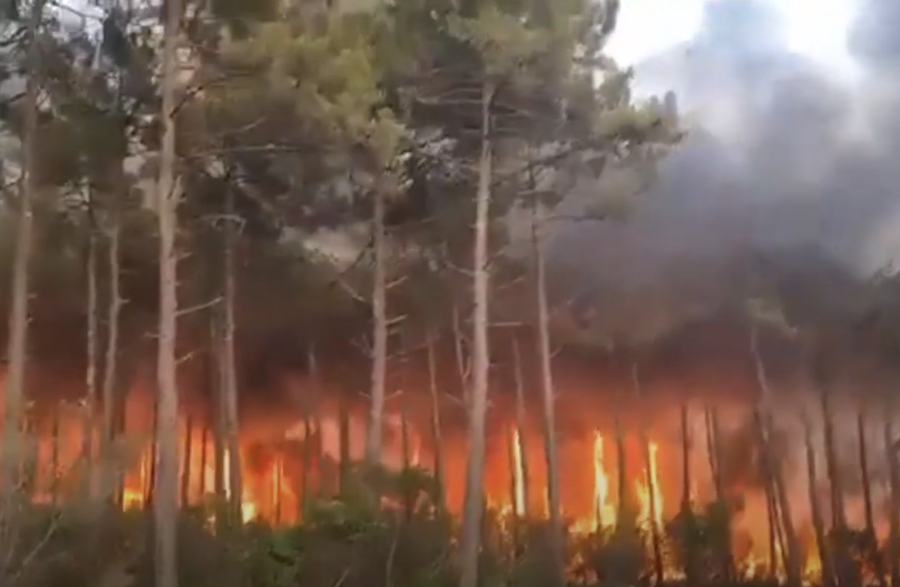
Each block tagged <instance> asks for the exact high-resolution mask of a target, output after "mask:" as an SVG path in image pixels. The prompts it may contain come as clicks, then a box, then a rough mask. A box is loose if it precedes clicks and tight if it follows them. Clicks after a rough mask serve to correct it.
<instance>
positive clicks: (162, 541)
mask: <svg viewBox="0 0 900 587" xmlns="http://www.w3.org/2000/svg"><path fill="white" fill-rule="evenodd" d="M180 18H181V2H180V1H179V0H168V2H167V10H166V21H165V38H164V42H163V43H164V44H163V58H162V59H163V62H162V81H161V85H162V114H161V117H160V118H161V119H162V124H163V138H162V147H161V151H160V166H159V185H158V186H157V189H158V190H159V191H158V194H157V197H158V203H157V221H158V230H159V333H158V336H159V346H158V364H157V374H156V377H157V386H158V387H159V390H158V398H159V408H158V410H159V417H158V419H157V426H156V430H157V441H158V444H159V455H158V458H157V467H156V475H155V487H156V491H155V492H154V500H153V513H154V522H155V532H154V540H155V556H154V567H155V573H154V576H155V584H156V587H177V586H178V564H177V563H178V545H177V542H176V541H177V538H178V536H177V531H176V528H177V522H178V520H177V517H178V468H179V467H178V465H179V463H178V382H177V380H176V376H175V375H176V368H177V361H176V356H175V353H176V342H175V341H176V335H177V328H178V321H177V313H178V297H177V288H178V275H177V274H178V269H177V263H178V257H177V251H176V245H175V239H176V234H177V231H178V228H177V225H178V215H177V207H178V200H179V198H180V193H179V190H178V178H177V175H176V170H175V164H176V161H175V108H176V105H177V104H176V102H177V97H176V93H175V90H176V87H175V86H176V84H177V82H178V61H177V60H178V55H177V47H178V36H179V28H180V27H179V21H180Z"/></svg>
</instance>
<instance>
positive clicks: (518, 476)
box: [512, 428, 526, 515]
mask: <svg viewBox="0 0 900 587" xmlns="http://www.w3.org/2000/svg"><path fill="white" fill-rule="evenodd" d="M512 455H513V479H514V486H515V492H516V495H515V500H516V510H515V511H516V513H517V514H519V515H522V514H524V513H525V511H526V507H525V485H524V484H525V479H524V477H525V469H524V465H523V463H522V447H521V445H520V441H519V429H518V428H515V429H513V435H512Z"/></svg>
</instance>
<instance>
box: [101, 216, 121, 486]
mask: <svg viewBox="0 0 900 587" xmlns="http://www.w3.org/2000/svg"><path fill="white" fill-rule="evenodd" d="M119 232H120V229H119V216H118V213H117V206H116V205H115V204H114V205H113V220H112V227H111V228H110V230H109V236H108V240H109V242H108V249H107V254H108V257H109V258H108V264H109V307H108V314H107V318H106V321H107V325H106V353H105V356H104V360H103V391H102V393H103V423H102V438H101V440H100V443H101V450H100V452H101V454H103V455H104V458H106V459H108V458H110V456H111V452H112V443H113V439H114V436H115V431H116V430H115V428H116V422H115V420H116V417H117V415H118V410H119V409H123V410H124V407H125V402H124V398H118V397H117V395H118V394H117V393H116V388H117V383H118V368H119V315H120V314H121V310H122V294H121V280H120V273H121V262H120V259H119ZM119 403H121V404H122V405H121V407H120V406H119ZM104 468H105V469H106V467H104ZM121 476H122V475H121V474H120V472H119V471H115V470H110V471H108V473H104V479H103V483H104V488H103V491H104V492H106V491H112V492H115V486H116V482H117V480H118V478H119V477H121ZM107 495H109V494H107Z"/></svg>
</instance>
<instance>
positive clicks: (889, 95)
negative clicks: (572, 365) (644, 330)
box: [553, 0, 900, 330]
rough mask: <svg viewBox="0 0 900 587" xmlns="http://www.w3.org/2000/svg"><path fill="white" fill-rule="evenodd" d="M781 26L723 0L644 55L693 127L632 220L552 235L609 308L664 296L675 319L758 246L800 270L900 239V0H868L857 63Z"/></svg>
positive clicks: (874, 264)
mask: <svg viewBox="0 0 900 587" xmlns="http://www.w3.org/2000/svg"><path fill="white" fill-rule="evenodd" d="M783 33H784V31H783V27H782V25H781V23H780V22H779V19H778V15H777V14H775V13H773V12H772V11H770V10H768V8H767V5H766V4H765V3H762V2H760V1H758V0H711V1H710V2H708V4H707V7H706V10H705V14H704V19H703V23H702V26H701V28H700V30H699V32H698V34H697V35H696V37H695V38H694V39H693V40H691V41H689V42H688V43H687V44H685V45H682V46H680V47H676V48H675V49H673V50H671V51H669V52H667V53H665V54H662V55H659V56H657V57H655V58H653V59H650V60H648V61H646V62H645V63H642V64H640V65H638V66H637V67H636V76H637V78H636V79H637V85H638V89H639V90H649V91H651V92H652V93H660V92H663V91H666V90H669V89H671V90H674V91H675V92H676V93H677V96H678V99H679V105H680V107H681V108H682V111H683V112H684V113H685V116H686V120H687V121H688V124H689V125H690V128H691V130H692V132H691V133H690V134H689V136H688V138H687V139H686V142H685V144H684V145H682V146H681V147H680V148H679V149H678V151H677V152H676V153H675V154H674V155H672V156H671V157H670V158H669V159H668V160H667V161H666V162H665V164H664V166H663V170H662V174H661V177H660V180H659V182H658V184H657V185H656V186H655V188H654V189H653V190H652V191H651V193H648V194H646V195H644V196H642V199H641V200H640V201H639V202H638V203H637V205H636V206H635V210H634V213H633V215H632V217H631V218H629V219H628V220H627V221H625V222H622V223H618V224H605V225H602V226H597V225H593V226H589V225H587V224H579V225H576V226H572V227H571V228H569V229H567V230H566V231H565V234H561V235H560V236H559V237H558V239H557V240H556V242H555V245H554V248H553V258H554V259H555V260H556V261H557V262H558V263H559V266H561V267H564V268H565V267H568V268H569V269H570V270H571V271H572V272H577V273H579V274H586V277H585V280H586V283H585V285H584V288H585V290H588V291H589V292H590V294H589V297H590V298H591V300H592V303H593V304H594V305H595V307H597V308H603V310H602V312H601V313H602V314H605V315H607V316H611V317H614V318H616V319H620V316H621V315H623V314H630V315H634V314H635V311H634V309H633V307H634V306H635V305H637V307H638V308H640V307H644V308H651V307H652V308H654V309H656V308H658V307H659V306H660V305H662V306H664V307H666V308H667V312H668V313H669V314H670V315H669V316H668V317H667V318H666V319H665V320H662V323H664V324H663V325H662V326H659V328H658V329H659V330H665V329H666V328H672V327H673V325H677V324H679V323H682V322H684V321H687V320H690V319H691V318H693V317H695V316H696V315H698V314H704V313H707V312H714V311H716V310H717V309H719V308H721V306H722V305H723V304H727V303H734V302H735V301H737V299H738V297H739V296H742V295H745V290H744V286H745V285H746V283H747V281H748V280H749V279H750V275H751V274H752V273H753V271H754V267H756V265H757V264H758V261H759V259H760V258H765V259H767V260H768V261H767V263H770V264H771V265H772V266H774V268H775V269H774V271H775V273H776V274H777V276H778V277H779V278H780V276H782V275H783V276H786V278H787V279H788V280H789V281H790V280H793V281H794V282H797V281H802V280H804V279H807V278H808V277H809V276H810V275H816V274H820V273H823V272H824V273H830V274H834V275H840V274H842V273H847V274H848V275H852V276H855V277H866V276H868V275H871V274H872V273H873V272H874V271H876V270H878V269H880V268H883V267H884V266H885V265H887V264H889V263H890V262H892V261H893V260H894V259H895V257H897V256H898V253H900V196H898V194H897V193H896V190H895V186H896V185H897V180H898V179H900V178H898V175H897V164H896V161H897V160H898V158H897V156H898V155H900V116H898V115H896V114H894V112H895V111H900V59H898V58H900V6H895V3H890V2H881V1H879V0H870V1H868V2H862V3H861V5H860V7H859V12H858V14H857V16H856V18H855V20H854V22H853V23H852V26H851V27H850V32H849V33H848V38H847V46H848V50H849V52H850V54H851V55H852V57H853V60H854V63H855V66H856V69H857V70H858V71H857V72H856V73H857V74H858V75H855V76H851V75H846V74H845V72H843V71H842V70H839V69H838V68H837V67H834V68H831V67H829V66H828V65H829V64H822V63H820V62H817V61H814V60H812V59H810V58H807V57H805V56H803V55H799V54H797V53H793V52H791V50H790V49H789V47H788V43H787V42H786V39H785V35H784V34H783ZM584 251H590V258H585V257H584V256H583V253H582V252H584ZM844 277H846V276H844ZM801 289H803V288H801ZM806 293H809V292H806ZM819 293H827V292H819ZM636 300H646V303H639V302H637V301H636ZM639 312H642V311H639ZM656 312H657V313H658V312H659V310H658V309H656ZM673 314H674V315H673ZM611 328H612V329H613V330H615V329H617V328H618V327H614V326H611ZM651 330H652V329H651Z"/></svg>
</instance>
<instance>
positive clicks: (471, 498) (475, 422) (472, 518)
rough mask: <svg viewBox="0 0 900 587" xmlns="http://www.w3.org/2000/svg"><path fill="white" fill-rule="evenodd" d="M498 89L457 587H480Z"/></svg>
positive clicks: (479, 215)
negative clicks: (491, 228)
mask: <svg viewBox="0 0 900 587" xmlns="http://www.w3.org/2000/svg"><path fill="white" fill-rule="evenodd" d="M493 97H494V88H493V84H492V83H491V82H488V81H485V83H484V87H483V88H482V96H481V156H480V158H479V162H478V190H477V194H476V198H475V200H476V206H475V207H476V212H475V251H474V258H473V261H472V264H473V268H472V272H473V281H474V286H473V293H472V297H473V300H472V302H473V306H474V315H473V319H472V381H471V383H472V386H471V390H470V392H469V397H468V402H467V403H468V409H469V457H468V463H467V467H466V491H465V499H464V507H463V520H462V538H461V543H460V550H461V557H462V561H461V565H462V569H461V573H460V580H459V587H478V559H479V556H478V554H479V551H480V547H481V527H482V520H483V517H484V464H485V452H486V450H485V444H486V438H485V436H486V435H485V432H486V430H485V427H486V420H487V408H488V401H487V399H488V369H489V367H490V360H491V358H490V348H489V344H488V285H489V281H490V269H489V267H488V232H489V222H490V217H489V211H490V204H491V181H492V179H493V145H492V144H491V141H492V138H491V107H490V106H491V102H492V100H493Z"/></svg>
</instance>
